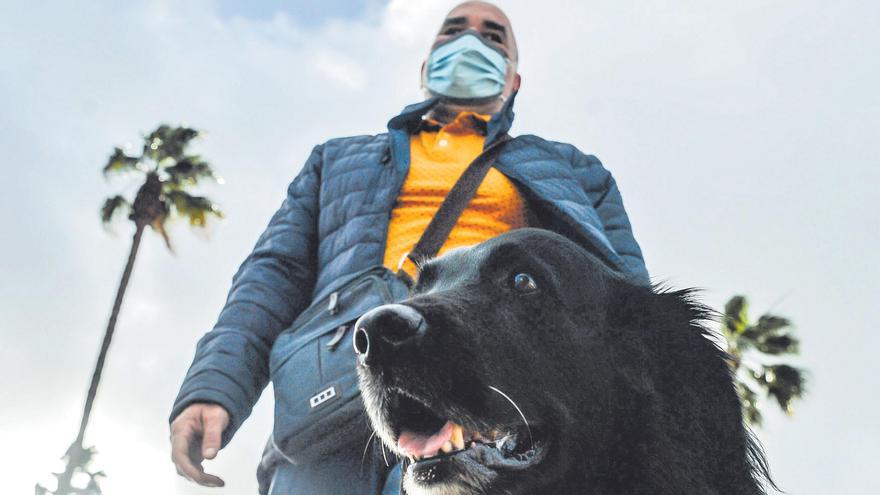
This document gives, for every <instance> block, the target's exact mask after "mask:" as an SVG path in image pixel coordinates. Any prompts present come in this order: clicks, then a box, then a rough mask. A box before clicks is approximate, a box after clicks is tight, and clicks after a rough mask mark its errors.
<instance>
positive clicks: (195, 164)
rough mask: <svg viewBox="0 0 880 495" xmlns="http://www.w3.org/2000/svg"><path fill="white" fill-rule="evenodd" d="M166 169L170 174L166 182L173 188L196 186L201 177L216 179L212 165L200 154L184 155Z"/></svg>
mask: <svg viewBox="0 0 880 495" xmlns="http://www.w3.org/2000/svg"><path fill="white" fill-rule="evenodd" d="M164 171H165V173H166V174H168V180H167V181H166V183H167V184H168V186H169V187H171V188H181V187H186V186H195V185H198V183H199V180H201V179H214V180H216V177H215V175H214V171H213V170H211V166H210V165H209V164H208V162H206V161H205V160H202V158H201V157H200V156H198V155H189V156H184V157H183V158H181V159H180V160H178V161H177V162H176V163H175V164H174V165H172V166H170V167H165V168H164Z"/></svg>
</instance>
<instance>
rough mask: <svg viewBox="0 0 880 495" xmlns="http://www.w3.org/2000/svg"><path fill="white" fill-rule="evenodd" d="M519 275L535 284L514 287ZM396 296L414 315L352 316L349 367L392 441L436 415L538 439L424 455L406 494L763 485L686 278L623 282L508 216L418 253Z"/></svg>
mask: <svg viewBox="0 0 880 495" xmlns="http://www.w3.org/2000/svg"><path fill="white" fill-rule="evenodd" d="M517 274H528V275H530V276H531V278H532V279H533V280H534V281H535V282H536V288H535V289H534V290H531V289H530V288H529V287H528V284H521V286H520V289H517V287H516V284H515V283H514V280H515V277H516V275H517ZM522 280H525V279H522V278H521V279H520V281H522ZM403 305H405V306H407V307H408V308H411V309H414V310H415V313H411V312H409V311H408V310H407V311H404V312H403V313H406V315H409V316H407V317H406V318H404V317H401V316H400V315H401V314H402V313H400V312H399V311H397V310H398V309H400V308H399V307H398V308H397V309H395V307H390V308H388V307H386V308H384V309H383V308H380V309H379V310H375V311H374V312H371V313H370V314H368V315H365V316H364V317H363V318H362V319H361V321H359V323H358V327H359V328H364V329H366V330H365V331H366V332H369V335H367V334H366V333H364V335H363V336H362V337H363V338H364V339H369V340H370V346H371V347H370V351H369V354H368V355H367V356H364V355H362V356H361V358H362V359H361V363H360V364H359V368H358V369H359V374H360V378H361V389H362V391H363V396H364V401H365V404H366V406H367V411H368V413H369V414H370V417H371V421H372V423H373V426H374V428H375V429H376V432H377V433H378V435H379V437H380V438H381V439H382V440H383V441H384V442H385V443H386V444H387V445H388V446H389V447H391V448H392V450H395V451H397V452H398V453H400V451H399V450H397V443H396V442H397V435H399V433H400V428H401V424H403V423H409V424H410V426H407V427H408V428H409V427H412V428H415V427H416V426H418V427H422V428H426V429H430V428H437V427H438V425H440V424H442V422H443V421H445V420H450V421H453V422H455V423H458V424H461V425H464V426H465V427H466V428H467V429H469V430H473V431H489V430H491V429H493V428H498V429H505V430H511V431H516V432H517V437H516V439H517V440H516V441H517V444H518V450H520V451H522V450H525V449H528V448H530V447H531V446H533V445H536V447H535V448H534V449H532V450H531V451H530V453H529V455H532V458H531V459H529V460H526V461H523V462H521V463H517V462H518V461H511V463H512V464H511V465H507V464H504V465H493V466H494V467H492V466H490V467H487V466H486V465H484V464H482V461H481V459H484V457H481V456H482V454H478V453H475V452H476V451H474V452H472V453H470V454H465V453H461V454H456V455H451V456H440V458H435V459H433V460H431V462H430V463H424V465H428V464H430V465H431V469H430V470H429V469H427V468H419V466H422V465H423V464H422V463H415V465H414V466H408V467H406V468H405V470H406V471H405V473H404V477H405V478H407V477H409V482H408V484H407V485H406V486H408V487H409V488H410V493H409V495H420V494H423V493H424V494H438V495H447V494H448V495H459V494H469V493H482V494H510V495H515V494H590V495H622V494H626V495H635V494H644V495H662V494H669V495H673V494H674V495H681V494H700V495H709V494H719V495H721V494H723V495H739V494H742V495H755V494H762V493H765V491H764V488H763V487H764V486H767V485H769V486H772V482H771V481H770V479H769V475H768V470H767V465H766V462H765V460H764V457H763V454H762V452H761V450H760V448H759V447H758V445H757V444H756V442H755V440H754V439H753V438H752V436H751V434H750V433H749V431H748V430H747V428H745V427H744V425H743V422H742V413H741V405H740V402H739V399H738V397H737V395H736V393H735V389H734V379H733V377H732V375H731V372H730V370H729V368H728V366H727V364H726V362H725V359H726V355H725V353H724V352H723V351H722V350H720V349H719V347H718V346H717V345H715V344H714V343H713V342H712V340H711V338H712V337H713V336H712V335H710V333H709V331H708V330H707V329H706V328H705V327H704V326H703V322H704V321H705V320H706V319H707V317H709V316H710V311H709V310H708V309H707V308H705V307H704V306H701V305H700V304H698V303H697V302H696V301H695V300H694V298H693V292H692V291H690V290H683V291H669V290H664V289H660V288H657V287H654V288H648V287H640V286H635V285H631V284H629V283H627V282H625V281H624V280H622V279H621V278H620V277H618V276H616V275H615V274H614V273H613V272H611V271H609V270H608V269H607V268H605V266H604V265H603V264H602V263H600V262H599V261H597V260H596V259H595V258H594V257H593V256H592V255H590V254H589V253H588V252H587V251H586V250H584V249H582V248H581V247H579V246H578V245H577V244H575V243H573V242H571V241H569V240H567V239H566V238H564V237H562V236H560V235H557V234H553V233H550V232H547V231H543V230H537V229H521V230H516V231H512V232H510V233H507V234H505V235H502V236H500V237H497V238H495V239H492V240H490V241H488V242H485V243H483V244H480V245H478V246H474V247H472V248H465V249H459V250H456V251H453V252H451V253H449V254H447V255H446V256H443V257H440V258H438V259H435V260H432V261H429V262H426V263H424V264H423V266H422V269H421V272H420V276H419V279H418V281H417V284H416V286H415V287H414V289H413V293H412V295H411V297H410V298H409V299H407V300H406V301H404V302H403ZM404 309H405V308H404ZM412 315H416V316H412ZM418 315H420V316H421V320H419V318H418ZM356 338H357V333H356ZM356 347H357V346H356ZM362 347H365V345H364V343H362ZM361 350H364V349H361ZM492 387H494V388H495V389H497V390H498V391H500V392H503V393H504V394H506V395H507V396H508V397H509V398H510V399H511V401H512V403H511V402H510V401H508V400H507V399H505V398H504V397H503V396H502V395H501V393H500V392H496V391H495V390H493V388H492ZM514 403H515V404H516V406H517V407H519V408H520V409H521V412H522V415H523V416H524V417H525V419H526V420H527V421H528V427H526V426H525V423H524V420H523V418H522V417H521V415H520V414H519V413H518V412H517V410H516V408H515V406H514V405H513V404H514ZM426 410H429V411H430V412H431V414H427V413H425V411H426ZM413 411H416V412H413ZM414 418H415V419H414ZM430 418H433V419H430ZM413 425H415V426H413ZM409 464H412V463H409V462H408V463H407V465H409ZM490 464H491V463H490ZM429 474H430V475H429ZM416 476H420V477H421V478H422V480H423V481H422V482H418V483H417V482H414V477H416Z"/></svg>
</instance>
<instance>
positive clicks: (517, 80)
mask: <svg viewBox="0 0 880 495" xmlns="http://www.w3.org/2000/svg"><path fill="white" fill-rule="evenodd" d="M422 65H424V64H422ZM520 81H522V78H521V77H519V72H517V73H516V76H515V77H514V78H513V91H512V92H513V93H516V92H517V91H519V84H520Z"/></svg>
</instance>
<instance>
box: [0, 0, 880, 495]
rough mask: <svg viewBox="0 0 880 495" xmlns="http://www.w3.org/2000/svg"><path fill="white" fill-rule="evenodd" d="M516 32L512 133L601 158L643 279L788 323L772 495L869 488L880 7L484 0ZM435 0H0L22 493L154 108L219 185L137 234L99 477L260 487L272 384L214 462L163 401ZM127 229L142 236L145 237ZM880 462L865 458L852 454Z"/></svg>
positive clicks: (41, 460)
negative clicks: (171, 423)
mask: <svg viewBox="0 0 880 495" xmlns="http://www.w3.org/2000/svg"><path fill="white" fill-rule="evenodd" d="M498 3H499V5H500V6H501V7H502V8H504V9H505V11H506V12H507V13H508V14H509V17H510V18H511V20H512V22H513V26H514V30H515V33H516V35H517V39H518V42H519V47H520V66H519V71H520V74H521V75H522V78H523V82H522V89H521V91H520V94H519V96H518V98H517V105H516V111H517V118H516V121H515V123H514V127H513V129H512V133H513V134H538V135H540V136H542V137H544V138H547V139H553V140H558V141H566V142H571V143H573V144H575V145H576V146H578V147H579V148H580V149H581V150H584V151H585V152H589V153H593V154H596V155H597V156H598V157H599V158H600V159H601V160H602V161H603V163H604V164H605V166H606V167H607V168H608V169H609V170H611V171H612V173H613V174H614V176H615V178H616V179H617V181H618V184H619V186H620V188H621V191H622V194H623V197H624V201H625V204H626V207H627V211H628V213H629V216H630V220H631V221H632V224H633V228H634V232H635V235H636V237H637V239H638V241H639V242H640V244H641V246H642V248H643V250H644V253H645V258H646V262H647V266H648V269H649V271H650V272H651V275H652V277H653V279H654V280H655V281H657V282H666V283H667V284H669V285H671V286H674V287H690V286H696V287H701V288H703V289H704V290H703V292H702V298H703V300H704V301H705V302H706V303H708V304H710V305H711V306H713V307H716V308H721V307H722V306H723V304H724V302H725V301H726V300H727V299H728V298H729V297H731V296H732V295H734V294H745V295H747V296H748V297H749V300H750V302H751V312H752V315H753V316H757V315H759V314H760V313H762V312H765V311H772V312H776V313H779V314H782V315H785V316H788V317H790V318H791V319H792V320H793V321H794V322H795V324H796V328H797V333H798V335H799V336H800V338H801V339H802V340H803V344H802V350H801V356H800V357H799V358H797V359H796V364H797V365H798V366H802V367H804V368H806V369H808V370H809V372H810V376H809V383H808V386H809V395H808V396H807V398H806V400H805V401H804V402H803V403H801V404H799V405H798V406H797V409H796V412H795V415H794V416H793V417H786V416H784V415H782V414H781V413H779V412H777V411H776V410H774V409H773V408H772V407H770V408H768V409H767V410H766V422H765V426H764V427H763V428H762V429H761V430H759V432H758V433H759V436H760V438H761V440H762V441H763V444H764V447H765V448H766V450H767V453H768V457H769V460H770V465H771V469H772V471H773V474H774V476H775V478H776V479H777V481H778V483H779V484H780V486H782V487H783V488H784V489H785V490H786V491H788V492H789V493H792V494H825V493H848V494H849V493H852V494H860V493H878V492H880V478H878V477H877V476H876V473H875V472H874V471H875V470H876V459H878V458H880V452H878V445H880V426H878V423H877V421H876V418H877V410H878V408H880V399H878V397H877V396H876V391H877V390H880V380H878V378H877V372H876V370H877V365H876V349H877V347H878V344H880V336H878V333H877V332H876V328H875V327H876V324H875V321H876V318H875V316H874V315H875V313H876V310H877V300H878V299H880V283H878V279H880V263H878V261H877V257H876V256H877V253H878V252H880V228H878V213H880V211H878V206H877V204H878V200H880V195H878V193H877V187H878V186H877V184H878V182H880V172H878V170H880V167H878V165H880V92H878V91H877V88H878V87H880V65H878V64H877V60H876V53H875V52H876V49H877V47H878V46H880V4H878V3H877V2H872V1H856V0H843V1H840V2H821V1H814V0H802V1H786V0H781V1H776V2H767V1H764V0H740V1H738V2H706V1H697V0H692V1H691V0H679V1H673V0H670V1H663V2H630V1H621V0H597V1H587V2H568V1H552V0H547V1H544V2H529V1H514V0H511V1H500V2H498ZM453 4H454V2H448V1H441V0H391V1H390V2H381V1H369V2H353V1H335V2H320V3H318V2H304V1H287V2H281V1H267V2H235V1H232V0H192V1H188V2H170V1H161V0H134V1H128V2H113V1H109V0H96V1H93V2H75V3H74V2H59V1H45V2H21V1H19V2H12V1H9V0H0V60H2V63H0V172H2V176H3V177H4V178H5V180H6V181H7V182H6V184H7V186H6V187H5V188H4V192H3V194H0V226H2V232H3V238H4V239H5V241H4V242H3V243H2V247H0V273H2V275H3V276H2V279H0V280H2V281H0V442H2V445H3V447H4V448H3V449H0V466H4V491H5V492H8V493H29V492H30V490H31V489H32V487H33V485H34V483H35V482H37V481H42V480H45V479H46V477H47V475H48V473H49V472H50V470H51V469H53V468H57V467H58V457H60V456H61V455H62V454H63V452H64V450H65V448H66V447H67V445H68V444H69V443H70V441H71V440H72V439H73V437H74V435H75V432H76V428H77V426H78V422H79V414H80V410H81V407H82V400H83V395H84V393H85V389H86V386H87V381H88V379H89V377H90V376H91V368H92V366H93V363H94V359H95V356H96V353H97V349H98V346H99V343H100V339H101V336H102V334H103V331H104V327H105V325H106V318H107V315H108V311H109V309H110V305H111V303H112V299H113V296H114V294H115V290H116V286H117V283H118V278H119V276H120V274H121V271H122V268H123V264H124V261H125V256H126V255H127V252H128V248H129V241H130V234H131V228H130V226H129V225H125V224H124V223H123V224H120V225H118V226H116V228H115V229H114V230H115V233H114V232H107V231H106V230H104V229H103V228H102V227H101V225H100V222H99V218H98V207H99V206H100V204H101V202H102V200H103V198H104V197H106V196H108V195H112V194H116V193H117V192H124V193H127V194H131V193H133V192H134V189H135V187H136V186H135V185H134V182H132V181H130V180H123V179H119V180H111V181H105V180H104V179H103V178H102V176H101V174H100V169H101V167H102V166H103V165H104V163H105V161H106V159H107V156H108V155H109V154H110V152H111V151H112V149H113V147H114V146H117V145H124V144H126V143H130V144H133V145H134V144H136V143H138V140H139V139H140V136H141V135H142V134H143V133H146V132H149V131H150V130H151V129H152V128H154V127H155V126H156V125H157V124H159V123H161V122H167V123H171V124H187V125H191V126H194V127H197V128H199V129H203V130H205V131H206V134H205V136H204V137H203V138H202V139H200V141H199V142H198V143H196V150H197V151H198V152H200V153H202V154H203V155H204V156H205V157H206V158H207V159H208V160H210V162H211V163H212V165H213V166H214V167H215V169H216V170H217V172H218V173H219V174H220V175H221V176H222V177H223V178H224V179H225V184H224V185H222V186H208V187H206V188H205V189H204V190H203V192H204V193H205V194H208V195H210V196H211V197H212V198H214V199H215V200H216V201H217V202H218V203H219V204H220V205H221V207H222V208H223V210H224V211H225V212H226V213H227V216H226V219H224V220H223V221H222V222H215V223H214V224H212V225H211V226H210V228H209V229H208V232H207V233H204V234H199V235H196V234H194V233H192V232H190V231H188V229H187V228H186V226H185V225H183V224H180V225H176V226H173V227H172V235H173V239H174V243H175V248H176V254H175V255H172V254H170V253H168V252H167V250H166V249H165V248H164V246H163V245H162V243H161V241H160V239H159V238H158V237H157V236H155V235H147V236H145V240H144V242H143V244H142V247H141V250H140V253H139V256H138V259H137V262H136V266H135V270H134V274H133V278H132V283H131V286H130V288H129V291H128V293H127V296H126V300H125V304H124V306H123V310H122V314H121V316H120V321H119V325H118V327H117V334H116V337H115V340H114V342H113V345H112V347H111V352H110V355H109V358H108V361H107V367H106V369H105V378H104V381H103V382H102V384H101V388H100V392H99V395H98V399H97V403H96V408H95V411H94V413H93V417H92V422H91V425H90V428H89V431H88V433H87V439H86V440H87V443H89V444H92V445H96V446H97V448H98V450H99V455H98V458H97V459H96V467H98V468H100V469H102V470H104V471H105V472H106V473H107V474H108V477H107V478H106V479H105V480H104V483H103V487H104V492H105V493H107V494H108V495H113V494H120V493H125V494H126V495H140V494H148V493H149V494H152V493H167V494H172V495H184V494H186V495H196V494H207V493H234V494H238V493H255V491H256V481H255V477H254V471H255V469H256V465H257V463H258V461H259V454H260V452H261V450H262V446H263V444H264V442H265V440H266V438H267V437H268V434H269V432H270V430H271V416H272V414H271V411H272V404H271V395H272V394H271V390H267V391H266V392H265V393H264V394H263V397H262V399H261V401H260V403H259V404H258V406H257V407H256V409H255V410H254V413H253V415H252V416H251V418H250V419H249V421H248V422H247V423H246V424H245V425H244V427H243V428H242V429H241V430H240V431H239V432H238V434H237V436H236V437H235V439H234V440H233V441H232V442H231V443H230V445H229V446H228V447H227V448H226V449H224V450H223V451H222V452H221V453H220V455H219V456H218V459H216V460H215V461H212V462H210V463H208V465H207V469H208V471H209V472H213V473H217V474H219V475H220V476H221V477H223V478H224V479H225V480H226V482H227V487H226V488H223V489H219V490H218V489H208V488H201V487H197V486H194V485H191V484H190V483H188V482H186V481H185V480H183V479H182V478H179V477H178V476H177V475H176V474H175V471H174V468H173V466H172V464H171V462H170V460H169V455H170V453H169V446H168V430H167V428H168V426H167V415H168V412H169V411H170V407H171V403H172V401H173V399H174V397H175V395H176V392H177V389H178V387H179V385H180V382H181V380H182V378H183V376H184V373H185V372H186V369H187V367H188V366H189V363H190V361H191V359H192V355H193V351H194V348H195V343H196V341H197V340H198V338H199V337H200V336H201V335H202V334H203V333H204V332H205V331H207V330H209V329H210V328H211V326H212V325H213V323H214V320H215V318H216V317H217V314H218V312H219V310H220V308H221V307H222V305H223V302H224V300H225V296H226V291H227V290H228V287H229V283H230V279H231V277H232V274H233V273H234V271H235V270H236V268H237V267H238V264H239V263H240V262H241V261H242V260H243V259H244V257H245V256H246V255H247V254H248V253H249V251H250V249H251V248H252V246H253V244H254V242H255V241H256V238H257V237H258V235H259V234H260V232H261V231H262V229H263V228H264V227H265V225H266V223H267V222H268V219H269V217H270V216H271V214H272V213H273V211H274V210H275V209H276V208H277V207H278V205H279V204H280V203H281V200H282V199H283V197H284V193H285V191H286V187H287V184H288V183H289V181H290V180H291V179H292V178H293V176H294V175H295V174H296V173H297V172H298V171H299V169H300V168H301V166H302V163H303V162H304V160H305V158H306V157H307V156H308V153H309V151H310V149H311V148H312V147H313V146H314V145H316V144H319V143H321V142H323V141H325V140H327V139H330V138H333V137H338V136H344V135H353V134H365V133H369V134H374V133H379V132H383V130H384V129H385V125H386V122H387V120H388V119H389V118H390V117H392V116H393V115H395V114H396V113H397V112H398V111H399V110H400V109H401V108H402V107H403V106H405V105H406V104H408V103H412V102H415V101H418V100H420V99H421V97H422V95H421V93H420V91H419V79H418V77H419V72H418V71H419V66H420V63H421V61H422V60H423V59H424V58H425V56H426V55H427V49H428V46H429V45H430V41H431V39H432V37H433V34H434V33H435V31H436V29H437V28H438V27H439V24H440V21H441V20H442V17H443V15H444V14H445V12H446V11H447V10H448V9H449V8H450V7H451V6H452V5H453ZM148 234H151V233H149V232H148ZM870 459H875V461H873V462H872V461H870Z"/></svg>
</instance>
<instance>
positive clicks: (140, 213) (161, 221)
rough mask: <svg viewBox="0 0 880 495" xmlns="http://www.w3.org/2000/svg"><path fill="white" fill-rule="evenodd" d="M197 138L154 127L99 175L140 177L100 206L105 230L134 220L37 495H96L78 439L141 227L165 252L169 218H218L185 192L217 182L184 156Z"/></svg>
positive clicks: (204, 166) (183, 130) (197, 223)
mask: <svg viewBox="0 0 880 495" xmlns="http://www.w3.org/2000/svg"><path fill="white" fill-rule="evenodd" d="M198 135H199V132H198V131H197V130H195V129H191V128H188V127H170V126H167V125H160V126H159V127H157V128H156V130H154V131H153V132H151V133H150V134H149V135H147V136H145V137H144V146H143V150H142V151H141V153H140V155H139V156H132V155H128V154H126V153H125V152H124V151H123V150H122V149H121V148H118V147H117V148H115V149H114V151H113V154H112V155H110V159H109V160H108V161H107V164H106V165H105V166H104V175H105V177H106V176H109V175H113V174H124V173H137V174H139V175H142V176H143V178H144V181H143V184H142V185H141V186H140V188H139V189H138V191H137V194H136V195H135V197H134V201H132V202H129V201H128V200H127V199H126V198H125V197H123V196H122V195H116V196H113V197H110V198H107V200H106V201H104V205H103V206H102V207H101V220H102V222H103V223H104V224H105V226H106V225H108V224H110V222H111V221H112V220H113V219H114V218H117V217H118V216H119V215H120V214H122V213H128V219H129V220H131V221H132V222H134V226H135V230H134V236H133V238H132V242H131V249H130V251H129V253H128V260H127V262H126V264H125V269H124V270H123V272H122V280H121V281H120V282H119V289H118V290H117V291H116V299H115V300H114V302H113V309H112V310H111V312H110V319H109V321H108V322H107V330H106V331H105V333H104V340H103V342H102V343H101V350H100V352H99V353H98V360H97V363H96V364H95V370H94V373H93V374H92V380H91V383H90V384H89V389H88V393H87V394H86V401H85V406H84V408H83V414H82V419H81V421H80V425H79V432H78V433H77V436H76V439H75V440H74V441H73V443H72V444H71V445H70V447H69V448H68V449H67V452H66V454H65V456H64V458H63V459H64V460H65V463H66V469H65V471H64V472H63V473H54V474H55V476H56V477H57V478H58V486H57V488H56V489H55V491H54V492H50V491H49V490H47V489H46V488H43V487H42V486H40V485H37V486H36V493H37V495H40V494H50V493H54V494H55V495H69V494H77V495H97V494H100V493H101V491H100V488H99V487H98V484H97V478H99V477H101V476H103V473H101V472H91V471H90V469H89V467H88V466H89V463H90V462H91V460H92V458H93V457H94V454H95V450H94V448H92V447H89V448H85V447H84V445H83V437H84V436H85V431H86V426H88V423H89V417H90V416H91V412H92V405H93V404H94V401H95V395H96V393H97V391H98V384H99V383H100V381H101V373H102V371H103V369H104V360H105V359H106V357H107V350H108V349H109V347H110V341H111V340H112V339H113V331H114V329H115V328H116V319H117V317H118V316H119V310H120V308H121V307H122V299H123V297H124V296H125V289H126V287H128V282H129V279H130V278H131V272H132V268H133V267H134V260H135V257H136V256H137V253H138V248H139V247H140V243H141V237H142V236H143V233H144V229H145V228H146V227H147V226H149V227H150V228H152V229H153V230H154V231H155V232H157V233H158V234H159V235H161V236H162V239H163V240H164V241H165V245H166V246H167V247H168V249H169V250H171V242H170V240H169V238H168V233H167V231H166V230H165V225H166V222H167V221H168V220H169V219H171V218H173V217H183V218H186V219H188V220H189V223H190V225H191V226H193V227H204V226H205V225H206V221H207V219H208V216H209V215H213V216H215V217H218V218H222V213H221V212H220V210H219V209H218V208H217V206H216V205H215V204H214V203H213V202H212V201H211V200H209V199H208V198H205V197H203V196H195V195H193V194H190V193H189V192H187V190H188V189H191V188H192V187H194V186H197V185H198V184H199V181H201V180H204V179H212V180H215V181H219V179H218V178H217V177H216V176H215V175H214V172H213V171H212V170H211V167H210V165H209V164H208V163H207V162H206V161H204V160H203V159H202V158H201V157H200V156H198V155H194V154H188V153H187V147H188V145H189V144H190V142H191V141H192V140H193V139H194V138H196V137H197V136H198ZM76 473H84V474H85V475H88V477H89V480H90V481H89V483H88V486H87V487H84V488H76V487H74V486H73V485H72V484H71V480H72V478H73V477H74V475H75V474H76Z"/></svg>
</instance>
